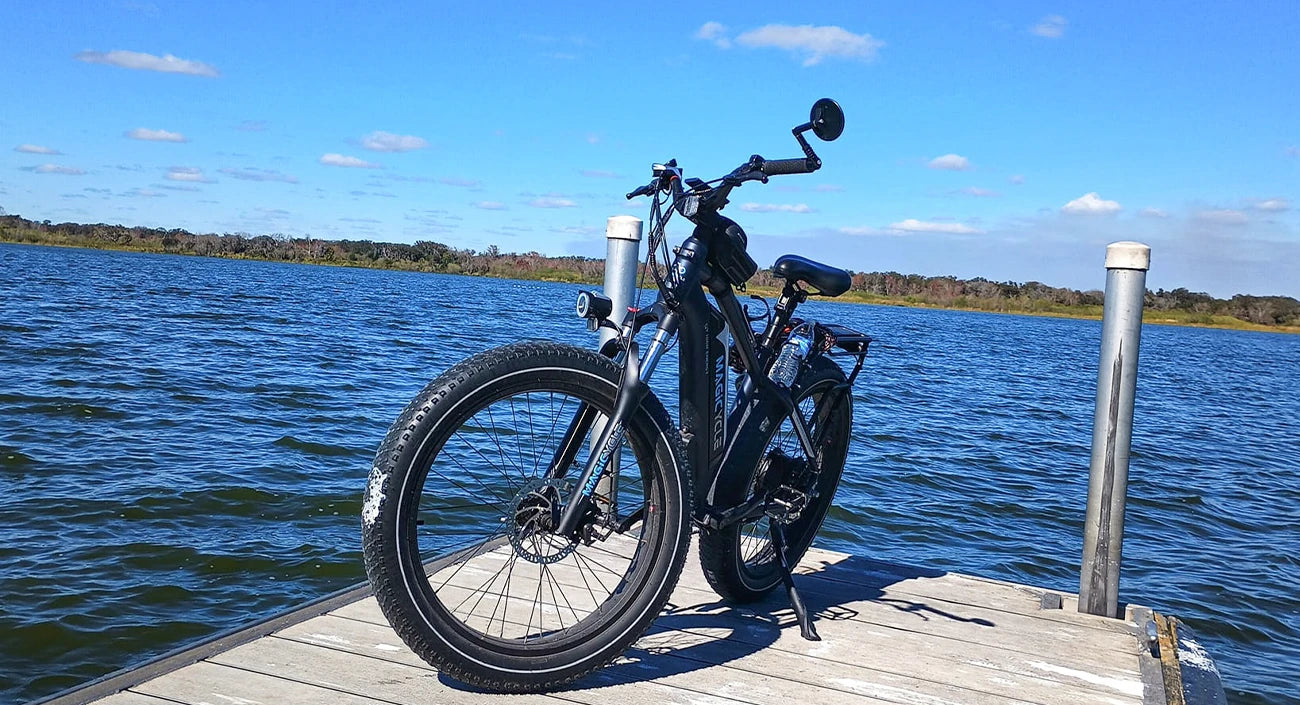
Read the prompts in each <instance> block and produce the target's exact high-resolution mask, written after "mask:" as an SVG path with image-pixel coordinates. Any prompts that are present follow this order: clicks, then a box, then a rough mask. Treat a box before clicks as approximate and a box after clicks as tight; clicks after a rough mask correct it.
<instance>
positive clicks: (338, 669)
mask: <svg viewBox="0 0 1300 705" xmlns="http://www.w3.org/2000/svg"><path fill="white" fill-rule="evenodd" d="M344 621H347V620H344ZM354 624H355V622H354ZM344 638H346V637H339V639H344ZM360 652H361V649H358V648H355V647H354V648H352V649H349V647H348V646H345V645H343V644H341V643H337V642H335V643H333V644H331V645H315V644H308V643H305V642H299V641H294V640H289V639H280V638H271V639H264V640H262V641H258V642H253V643H252V644H246V645H244V646H241V647H239V648H237V649H234V650H232V651H230V652H228V653H226V654H222V655H221V656H219V657H217V659H219V660H220V661H221V662H222V663H227V664H232V665H238V666H239V667H240V668H243V669H248V670H250V671H256V672H259V673H274V674H275V676H277V677H279V678H285V679H292V680H294V681H301V682H304V683H312V684H313V685H317V686H319V687H321V688H331V689H336V692H340V693H366V694H368V695H370V696H371V697H374V698H378V699H381V700H384V701H386V702H390V703H401V704H403V705H405V704H407V703H410V704H412V705H414V704H416V703H439V704H443V703H445V704H446V705H483V703H486V702H491V701H493V700H508V701H509V702H510V703H511V704H512V705H514V703H520V704H521V705H557V704H558V703H563V702H576V703H585V704H586V705H609V703H611V702H620V703H665V704H666V705H743V703H742V701H739V700H734V699H731V698H727V697H725V696H721V695H713V694H710V693H707V692H698V691H692V690H685V689H682V688H676V687H671V686H668V685H665V684H664V683H662V682H658V681H655V680H652V679H650V678H653V676H650V677H649V678H645V677H642V678H640V679H634V680H631V681H629V682H619V681H616V680H614V679H612V678H610V677H609V676H608V675H606V676H605V678H604V680H602V681H600V682H599V683H597V684H594V685H601V686H607V687H600V688H593V689H587V690H582V689H578V690H564V691H561V692H559V693H554V694H548V695H541V694H530V695H506V696H494V695H485V694H483V693H481V692H477V691H473V690H468V689H463V688H464V686H460V685H459V684H456V683H454V682H453V681H449V680H444V679H443V678H441V677H440V676H439V675H438V673H437V671H435V670H433V669H432V668H431V667H430V666H428V665H427V664H425V663H424V662H423V661H420V660H419V659H418V658H417V657H416V656H415V655H414V654H412V653H411V652H410V651H409V650H406V649H403V650H402V651H395V652H394V651H383V650H379V651H378V654H377V655H375V656H373V657H371V656H360V655H358V654H359V653H360ZM629 670H637V671H640V670H642V669H640V668H639V666H637V665H635V664H633V665H631V666H630V667H629ZM607 671H609V669H606V670H605V671H602V672H601V673H602V674H604V673H606V672H607ZM324 674H330V675H329V676H328V678H326V677H325V675H324ZM345 678H346V680H344V679H345ZM286 702H287V701H286ZM859 702H860V703H861V705H878V704H873V703H871V701H859ZM295 705H296V703H295ZM783 705H788V704H783Z"/></svg>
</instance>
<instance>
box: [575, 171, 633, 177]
mask: <svg viewBox="0 0 1300 705" xmlns="http://www.w3.org/2000/svg"><path fill="white" fill-rule="evenodd" d="M578 173H579V174H582V175H583V176H586V177H588V178H591V179H621V178H623V177H622V176H619V175H618V174H615V173H614V172H612V171H604V170H602V169H581V170H579V171H578Z"/></svg>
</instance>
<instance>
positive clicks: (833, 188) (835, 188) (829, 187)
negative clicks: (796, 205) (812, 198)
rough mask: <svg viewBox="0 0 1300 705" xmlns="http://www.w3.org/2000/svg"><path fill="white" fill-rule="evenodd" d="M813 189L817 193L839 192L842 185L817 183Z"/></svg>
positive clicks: (842, 188)
mask: <svg viewBox="0 0 1300 705" xmlns="http://www.w3.org/2000/svg"><path fill="white" fill-rule="evenodd" d="M813 190H814V191H816V192H818V193H840V192H842V191H843V190H844V187H843V186H839V185H837V184H817V187H816V188H814V189H813Z"/></svg>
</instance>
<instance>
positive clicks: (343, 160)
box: [320, 152, 383, 169]
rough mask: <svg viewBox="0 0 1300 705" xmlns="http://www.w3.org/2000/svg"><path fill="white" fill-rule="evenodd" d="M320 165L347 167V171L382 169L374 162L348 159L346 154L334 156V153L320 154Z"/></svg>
mask: <svg viewBox="0 0 1300 705" xmlns="http://www.w3.org/2000/svg"><path fill="white" fill-rule="evenodd" d="M320 163H321V164H324V165H326V166H342V167H347V168H349V169H382V168H383V167H382V166H381V165H379V164H376V163H374V162H368V161H366V160H364V159H358V158H356V157H349V156H348V155H346V154H335V153H334V152H330V153H329V154H322V155H321V158H320Z"/></svg>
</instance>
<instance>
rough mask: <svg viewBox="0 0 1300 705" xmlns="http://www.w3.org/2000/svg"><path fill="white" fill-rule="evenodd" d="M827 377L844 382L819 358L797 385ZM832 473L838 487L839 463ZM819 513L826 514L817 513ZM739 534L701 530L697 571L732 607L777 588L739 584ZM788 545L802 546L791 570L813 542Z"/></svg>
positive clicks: (841, 374) (834, 367)
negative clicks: (700, 572)
mask: <svg viewBox="0 0 1300 705" xmlns="http://www.w3.org/2000/svg"><path fill="white" fill-rule="evenodd" d="M827 377H830V378H832V379H837V380H838V381H844V379H845V377H844V371H843V370H842V369H840V367H839V365H836V364H835V363H834V362H832V361H830V360H828V359H827V358H824V357H821V358H817V363H816V364H815V366H814V367H813V369H812V370H811V371H810V372H805V373H804V376H803V377H801V379H800V382H801V383H803V384H805V385H809V386H811V385H812V384H816V383H818V382H821V381H822V380H823V379H824V378H827ZM851 409H852V406H851V405H850V410H851ZM851 413H852V412H851V411H850V414H851ZM851 423H852V417H851V416H850V427H851ZM848 442H849V439H848V438H844V439H843V443H845V444H847V443H848ZM835 472H836V473H837V480H836V482H837V484H838V474H839V473H841V472H843V464H842V463H841V467H839V468H835ZM832 494H833V493H832ZM832 499H833V496H830V494H828V495H827V496H823V497H818V498H817V499H816V500H815V501H816V502H819V503H823V504H825V505H829V504H830V502H831V501H832ZM810 509H811V506H810ZM818 511H825V510H824V509H819V510H818ZM823 518H824V516H823ZM820 527H821V522H820V521H818V522H817V526H814V527H812V529H811V530H812V532H813V534H814V536H815V534H816V532H817V530H818V529H820ZM738 530H739V527H738V526H736V527H730V528H729V529H723V530H716V529H710V528H708V527H703V528H701V529H700V536H699V554H700V569H701V570H702V571H703V572H704V577H705V579H706V580H708V582H709V586H710V587H712V588H713V591H714V592H716V593H718V596H719V597H721V598H722V599H724V600H726V601H727V602H731V603H733V604H745V603H750V602H756V601H758V600H761V599H763V597H764V596H765V595H766V594H767V593H768V592H770V591H771V590H772V588H774V587H776V586H775V585H771V586H769V587H768V588H767V589H766V590H763V591H755V590H753V589H751V588H750V587H749V586H747V585H745V584H744V583H743V582H742V581H741V579H740V576H739V574H738V573H739V568H738V566H739V565H740V564H741V563H742V562H743V560H744V559H743V556H741V555H740V554H739V550H740V546H739V544H738V542H737V541H735V540H734V533H735V532H736V531H738ZM789 541H790V543H791V545H798V544H803V545H802V547H801V548H799V550H798V552H797V554H792V555H787V558H788V559H789V560H790V563H791V565H792V566H793V565H794V564H796V563H798V562H799V560H800V559H802V558H803V554H804V553H805V552H806V551H807V550H808V548H809V547H810V546H811V545H812V540H811V538H810V539H809V540H808V541H806V542H804V541H801V540H797V539H796V538H795V537H790V538H789Z"/></svg>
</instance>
